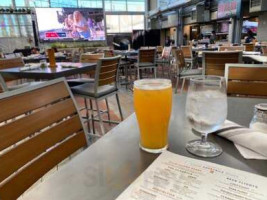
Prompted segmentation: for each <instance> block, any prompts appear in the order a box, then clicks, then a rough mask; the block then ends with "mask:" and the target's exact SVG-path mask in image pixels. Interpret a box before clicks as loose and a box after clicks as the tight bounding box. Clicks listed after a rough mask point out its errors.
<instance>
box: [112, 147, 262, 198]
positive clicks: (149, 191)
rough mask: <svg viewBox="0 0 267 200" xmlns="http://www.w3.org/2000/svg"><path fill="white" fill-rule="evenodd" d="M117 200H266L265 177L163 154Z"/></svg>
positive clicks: (169, 153)
mask: <svg viewBox="0 0 267 200" xmlns="http://www.w3.org/2000/svg"><path fill="white" fill-rule="evenodd" d="M117 200H267V178H266V177H263V176H259V175H255V174H252V173H248V172H244V171H240V170H236V169H232V168H229V167H225V166H222V165H218V164H214V163H210V162H206V161H201V160H196V159H192V158H188V157H184V156H180V155H177V154H174V153H171V152H168V151H166V152H164V153H162V154H161V155H160V156H159V157H158V158H157V159H156V160H155V161H154V162H153V163H152V164H151V165H150V166H149V167H148V169H146V170H145V171H144V172H143V173H142V174H141V175H140V176H139V177H138V178H137V179H136V180H135V181H134V182H133V183H132V184H131V185H130V186H129V187H128V188H127V189H126V190H125V191H124V192H123V193H122V194H121V195H120V196H119V197H118V198H117Z"/></svg>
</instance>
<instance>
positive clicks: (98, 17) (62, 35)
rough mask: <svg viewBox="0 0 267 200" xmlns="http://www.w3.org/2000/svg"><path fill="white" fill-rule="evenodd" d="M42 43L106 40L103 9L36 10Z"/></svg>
mask: <svg viewBox="0 0 267 200" xmlns="http://www.w3.org/2000/svg"><path fill="white" fill-rule="evenodd" d="M36 15H37V23H38V30H39V40H40V42H50V41H51V42H54V41H60V42H62V41H97V40H105V39H106V37H105V25H104V12H103V9H102V8H36Z"/></svg>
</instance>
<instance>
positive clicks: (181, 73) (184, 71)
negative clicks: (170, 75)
mask: <svg viewBox="0 0 267 200" xmlns="http://www.w3.org/2000/svg"><path fill="white" fill-rule="evenodd" d="M173 54H174V57H175V61H176V85H175V93H177V91H178V85H179V81H180V79H182V80H183V83H182V87H181V92H182V91H183V89H184V85H185V80H186V79H188V78H191V77H194V76H199V75H201V74H202V69H190V67H189V66H188V63H186V62H185V58H184V55H183V51H182V50H181V49H175V50H174V51H173Z"/></svg>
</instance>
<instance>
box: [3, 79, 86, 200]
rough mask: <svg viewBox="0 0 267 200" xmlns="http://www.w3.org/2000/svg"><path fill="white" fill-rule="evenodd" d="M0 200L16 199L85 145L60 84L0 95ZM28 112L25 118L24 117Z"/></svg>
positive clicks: (69, 99) (74, 109)
mask: <svg viewBox="0 0 267 200" xmlns="http://www.w3.org/2000/svg"><path fill="white" fill-rule="evenodd" d="M0 110H1V113H0V132H1V134H0V152H1V154H0V166H1V170H0V183H1V184H0V199H1V200H10V199H17V198H18V197H19V196H20V195H21V194H23V193H24V192H25V191H26V190H27V189H28V188H29V187H30V186H31V185H33V184H34V183H35V182H36V181H38V180H39V179H40V178H41V177H42V176H44V175H45V174H46V173H47V172H48V171H49V170H51V169H52V168H54V167H55V166H56V165H57V164H59V163H60V162H61V161H63V160H64V159H66V158H67V157H69V156H70V155H71V154H73V153H74V152H76V151H77V150H79V149H81V148H85V147H87V141H86V137H85V132H84V128H83V125H82V123H81V118H80V116H79V112H78V111H77V106H76V104H75V101H74V99H73V96H72V94H71V93H70V90H69V88H68V87H67V84H66V82H65V81H64V79H56V80H52V81H48V82H45V83H42V84H39V85H36V86H34V87H29V88H22V89H19V90H16V91H12V92H9V93H3V94H0ZM25 113H27V114H25Z"/></svg>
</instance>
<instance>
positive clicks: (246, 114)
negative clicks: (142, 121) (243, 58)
mask: <svg viewBox="0 0 267 200" xmlns="http://www.w3.org/2000/svg"><path fill="white" fill-rule="evenodd" d="M185 102H186V98H185V96H180V95H174V98H173V111H172V117H171V123H170V128H169V151H171V152H174V153H177V154H180V155H184V156H188V157H193V158H197V159H201V160H206V161H209V162H213V163H218V164H222V165H226V166H229V167H233V168H235V169H241V170H244V171H248V172H252V173H255V174H260V175H263V176H267V161H262V160H246V159H244V158H243V157H242V156H241V155H240V154H239V152H238V151H237V149H236V148H235V147H234V145H233V144H232V142H230V141H228V140H226V139H224V138H221V137H219V136H215V135H212V134H211V135H210V136H209V140H210V141H214V142H216V143H218V144H219V145H221V146H222V148H223V150H224V152H223V154H222V155H221V156H219V157H216V158H209V159H204V158H198V157H195V156H193V155H191V154H189V153H188V152H187V151H186V149H185V144H186V141H188V140H190V139H192V138H195V137H196V136H194V135H193V134H192V132H191V130H190V129H189V127H188V125H187V123H186V120H185V113H184V112H185ZM261 102H267V99H253V98H228V119H229V120H232V121H235V122H237V123H239V124H242V125H247V126H248V124H249V122H250V120H251V118H252V116H253V108H254V105H255V104H258V103H261ZM138 143H139V131H138V126H137V122H136V118H135V115H131V116H130V117H129V118H127V119H126V120H125V121H123V122H122V123H121V124H119V125H118V126H117V127H116V128H114V129H112V130H111V131H110V132H109V133H107V134H106V135H105V136H104V137H102V138H101V139H99V140H98V141H97V142H96V143H94V144H93V145H91V146H90V147H89V148H87V149H86V150H84V151H83V152H82V153H80V154H79V155H77V156H76V157H75V158H73V159H72V160H71V161H70V162H68V163H67V164H65V165H64V166H62V167H60V168H59V170H58V171H56V172H55V173H54V174H52V175H51V176H49V177H47V178H46V179H44V181H43V182H41V183H40V184H39V185H37V186H36V187H35V188H33V189H32V190H31V191H30V192H28V193H26V194H24V195H23V198H22V199H24V200H28V199H29V200H32V199H38V200H48V199H49V200H61V199H62V200H63V199H64V200H70V199H71V200H77V199H87V200H91V199H92V200H113V199H115V198H116V197H117V196H118V195H119V194H120V193H121V192H123V190H124V189H126V188H127V187H128V186H129V185H130V184H131V183H132V182H133V181H134V180H135V179H136V178H137V177H138V176H139V175H140V174H141V173H142V172H143V171H144V170H145V169H146V168H147V167H148V166H149V165H150V164H151V163H152V162H153V161H154V160H155V159H156V158H157V155H154V154H149V153H146V152H144V151H142V150H140V149H139V146H138Z"/></svg>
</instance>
